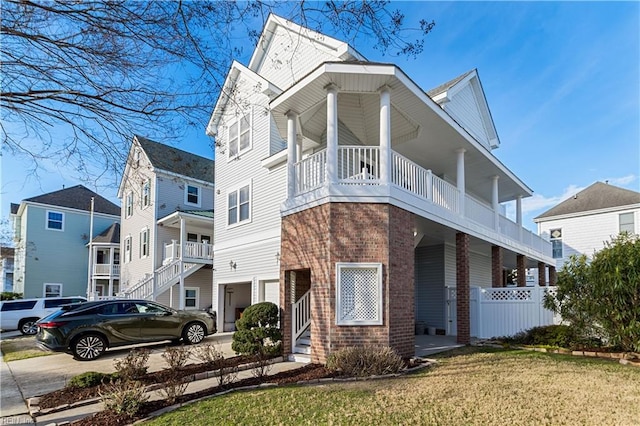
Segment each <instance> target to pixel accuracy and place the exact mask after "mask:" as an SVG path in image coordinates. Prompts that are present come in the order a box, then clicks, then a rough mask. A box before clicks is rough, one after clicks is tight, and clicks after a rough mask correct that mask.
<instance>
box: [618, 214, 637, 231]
mask: <svg viewBox="0 0 640 426" xmlns="http://www.w3.org/2000/svg"><path fill="white" fill-rule="evenodd" d="M618 219H619V221H620V232H625V231H626V232H628V233H630V234H633V233H635V231H636V229H635V228H636V226H635V218H634V217H633V212H630V213H620V215H619V217H618Z"/></svg>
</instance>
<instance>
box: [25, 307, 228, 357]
mask: <svg viewBox="0 0 640 426" xmlns="http://www.w3.org/2000/svg"><path fill="white" fill-rule="evenodd" d="M36 325H37V326H38V334H37V335H36V341H37V342H38V344H39V345H40V346H41V347H43V348H45V349H48V350H52V351H63V352H71V353H73V355H74V357H75V358H76V359H78V360H81V361H89V360H92V359H96V358H97V357H99V356H100V355H102V354H103V353H104V351H105V350H106V349H107V348H110V347H116V346H125V345H132V344H136V343H147V342H157V341H161V340H172V341H175V342H178V341H179V340H180V339H182V340H184V342H185V343H187V344H195V343H200V342H201V341H202V339H204V338H205V336H207V335H208V334H213V333H215V332H216V321H215V313H208V312H203V311H176V310H174V309H172V308H169V307H167V306H164V305H161V304H159V303H156V302H150V301H148V300H129V299H119V300H103V301H95V302H85V303H78V304H72V305H67V306H63V307H62V309H61V310H59V311H57V312H54V313H53V314H51V315H49V316H47V317H45V318H43V319H41V320H40V321H38V322H37V323H36Z"/></svg>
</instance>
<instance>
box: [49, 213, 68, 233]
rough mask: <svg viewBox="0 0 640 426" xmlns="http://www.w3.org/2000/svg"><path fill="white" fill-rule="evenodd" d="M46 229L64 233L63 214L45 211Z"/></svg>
mask: <svg viewBox="0 0 640 426" xmlns="http://www.w3.org/2000/svg"><path fill="white" fill-rule="evenodd" d="M47 229H52V230H54V231H64V213H61V212H54V211H51V210H47Z"/></svg>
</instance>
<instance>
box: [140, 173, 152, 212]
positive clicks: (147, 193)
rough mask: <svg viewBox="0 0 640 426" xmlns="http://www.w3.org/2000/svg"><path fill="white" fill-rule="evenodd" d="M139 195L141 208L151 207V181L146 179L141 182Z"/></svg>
mask: <svg viewBox="0 0 640 426" xmlns="http://www.w3.org/2000/svg"><path fill="white" fill-rule="evenodd" d="M140 193H141V196H140V206H141V207H142V208H145V207H149V206H150V205H151V180H149V179H147V180H145V181H144V182H142V190H141V191H140Z"/></svg>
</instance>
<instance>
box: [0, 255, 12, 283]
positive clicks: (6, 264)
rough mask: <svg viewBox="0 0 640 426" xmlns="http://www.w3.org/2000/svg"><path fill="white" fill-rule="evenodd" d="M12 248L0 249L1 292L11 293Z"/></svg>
mask: <svg viewBox="0 0 640 426" xmlns="http://www.w3.org/2000/svg"><path fill="white" fill-rule="evenodd" d="M14 253H15V251H14V248H13V247H0V280H1V281H0V282H1V283H2V291H13V259H14Z"/></svg>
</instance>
